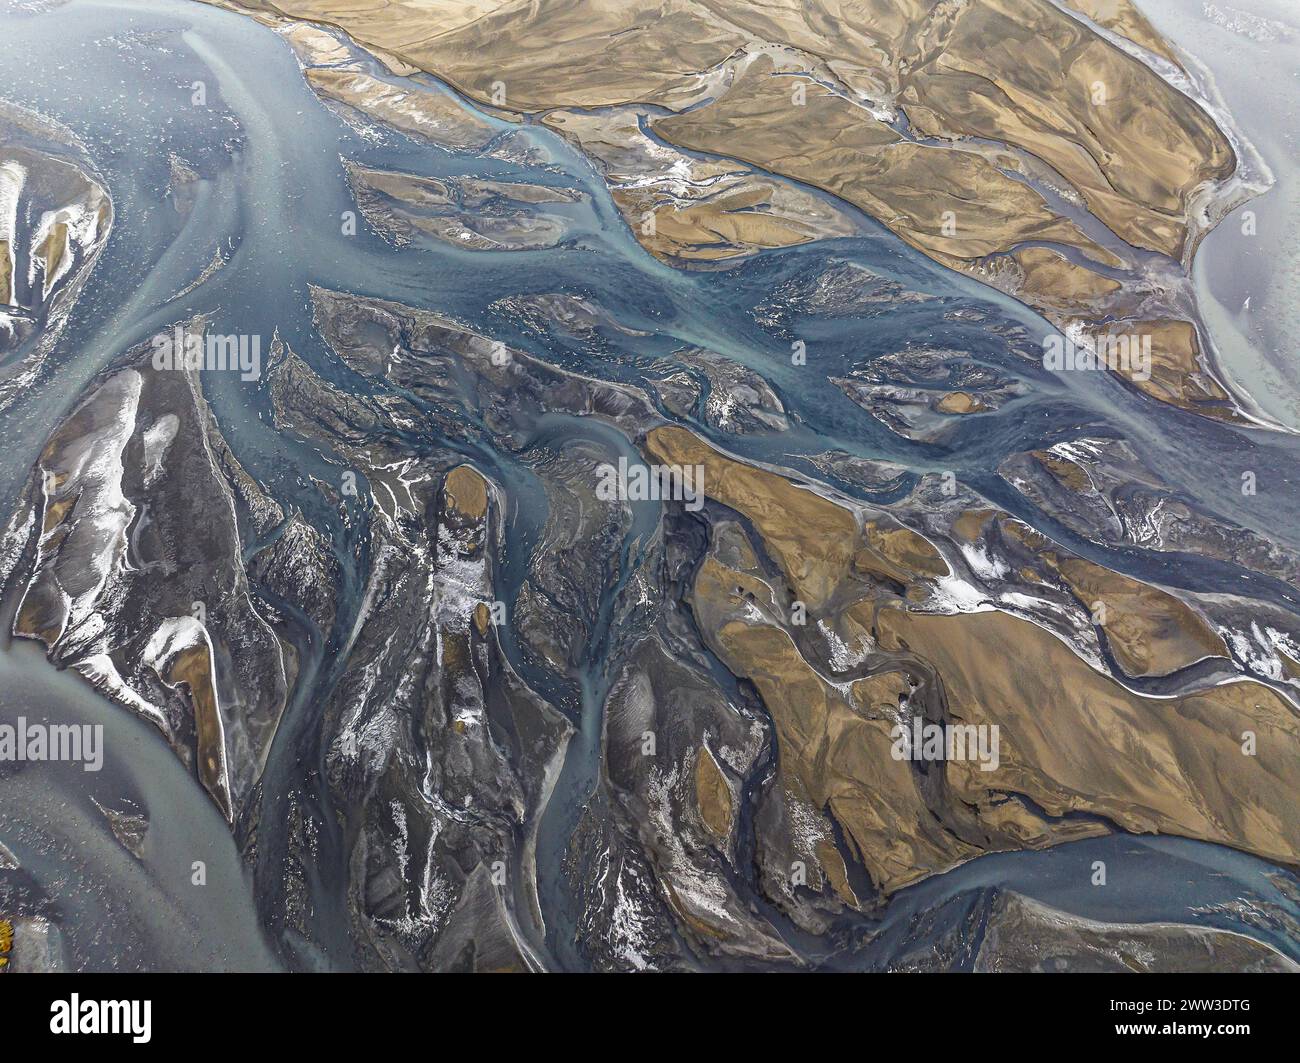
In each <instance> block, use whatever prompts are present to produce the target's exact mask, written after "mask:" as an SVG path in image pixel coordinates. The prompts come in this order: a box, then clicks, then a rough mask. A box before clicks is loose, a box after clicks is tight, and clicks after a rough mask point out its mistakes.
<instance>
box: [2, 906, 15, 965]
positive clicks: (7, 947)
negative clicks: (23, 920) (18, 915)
mask: <svg viewBox="0 0 1300 1063" xmlns="http://www.w3.org/2000/svg"><path fill="white" fill-rule="evenodd" d="M13 947H14V925H13V923H11V922H10V921H9V920H8V919H0V971H2V970H4V969H5V968H6V967H8V966H9V953H10V952H12V951H13Z"/></svg>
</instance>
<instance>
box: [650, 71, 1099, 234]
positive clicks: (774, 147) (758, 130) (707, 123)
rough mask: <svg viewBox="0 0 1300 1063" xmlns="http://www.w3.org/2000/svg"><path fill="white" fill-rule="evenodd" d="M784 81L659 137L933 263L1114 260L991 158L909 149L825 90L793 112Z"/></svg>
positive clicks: (739, 88) (746, 82)
mask: <svg viewBox="0 0 1300 1063" xmlns="http://www.w3.org/2000/svg"><path fill="white" fill-rule="evenodd" d="M774 73H775V67H774V64H773V63H772V61H771V60H770V59H767V58H764V59H762V60H760V61H758V62H756V63H754V64H753V65H752V66H750V67H749V69H748V70H747V71H746V72H745V74H744V75H743V76H742V77H741V78H738V79H737V81H736V83H735V84H734V85H733V86H732V87H731V88H730V89H729V91H728V92H727V93H726V94H725V95H724V96H723V97H722V98H721V99H720V100H718V101H716V102H714V103H711V104H709V105H708V106H705V107H702V108H700V109H698V110H695V111H690V112H688V113H686V114H681V115H674V116H671V117H668V118H663V119H660V120H658V121H657V122H655V124H654V129H655V132H657V133H659V134H660V135H661V136H662V137H664V139H665V140H668V141H669V142H670V143H672V144H675V145H678V146H680V147H683V148H687V149H694V150H708V151H711V152H721V153H723V154H726V155H729V156H732V157H734V158H738V159H743V160H744V161H745V162H748V163H753V164H755V165H757V166H761V167H763V168H764V169H769V170H773V171H776V172H777V173H781V174H784V175H786V176H788V177H793V178H795V179H796V180H799V181H805V182H808V183H810V184H815V185H818V186H820V187H822V188H825V189H826V190H827V191H830V192H834V193H835V194H836V195H839V196H842V197H843V198H844V199H846V200H848V201H849V202H850V203H853V204H854V205H855V206H857V207H860V208H862V209H863V210H865V211H866V212H867V213H868V214H871V215H872V216H873V217H876V218H879V219H880V220H881V221H882V222H884V224H886V225H888V226H889V227H890V228H891V229H893V230H894V232H896V233H897V234H898V235H899V236H900V237H902V238H903V239H904V240H906V241H907V242H908V243H910V244H911V245H912V246H913V247H916V248H919V249H920V250H922V251H925V252H927V253H930V254H933V255H946V256H949V257H950V258H952V259H960V260H969V259H977V258H980V257H982V256H984V255H990V254H993V253H995V252H998V251H1007V250H1010V249H1011V248H1012V247H1014V246H1015V245H1016V244H1019V243H1022V242H1025V241H1028V240H1052V241H1055V242H1059V243H1067V244H1073V245H1074V246H1077V247H1081V248H1087V249H1088V250H1089V251H1090V252H1093V253H1094V254H1095V256H1096V257H1097V258H1099V259H1102V258H1105V257H1106V252H1105V251H1103V250H1102V249H1101V248H1099V247H1097V246H1096V245H1095V244H1094V243H1093V242H1092V241H1091V240H1090V239H1088V237H1087V236H1085V235H1084V234H1083V232H1082V231H1081V230H1079V229H1078V228H1077V227H1076V226H1075V225H1074V224H1073V223H1072V222H1070V221H1068V220H1066V219H1064V218H1060V217H1058V216H1056V215H1054V214H1053V213H1052V212H1051V210H1049V209H1048V207H1047V205H1046V204H1045V203H1044V201H1043V199H1042V197H1041V196H1039V195H1038V194H1037V193H1036V192H1034V191H1033V190H1032V189H1031V188H1029V187H1028V186H1027V185H1026V184H1024V183H1023V182H1020V181H1016V180H1015V179H1013V178H1011V177H1009V176H1007V175H1006V174H1005V173H1003V172H1001V170H999V168H998V166H997V165H996V164H995V163H994V162H993V161H992V160H990V159H988V158H986V157H985V156H984V155H983V154H981V153H979V152H977V151H973V150H972V151H966V150H955V149H953V148H952V147H950V146H944V147H937V146H931V145H924V144H916V143H912V142H909V141H907V140H904V139H903V137H901V136H900V135H899V134H898V133H896V132H895V131H894V130H893V129H892V128H891V127H890V126H889V125H888V124H886V123H885V122H882V121H878V120H877V119H875V118H873V117H872V116H871V114H870V112H868V111H867V110H866V109H864V108H862V107H860V106H857V105H855V104H853V103H852V102H850V101H849V100H848V99H846V98H844V97H843V96H841V95H838V94H836V93H834V92H832V91H831V90H830V89H827V88H824V87H823V86H821V85H819V84H817V83H816V82H810V83H807V84H806V85H805V86H804V96H803V103H802V105H800V106H798V107H795V106H791V99H790V93H791V82H790V79H789V78H784V77H774V76H773V74H774ZM972 201H976V202H978V203H979V205H980V206H979V209H978V210H972V209H971V208H970V204H971V202H972ZM1094 249H1095V251H1094Z"/></svg>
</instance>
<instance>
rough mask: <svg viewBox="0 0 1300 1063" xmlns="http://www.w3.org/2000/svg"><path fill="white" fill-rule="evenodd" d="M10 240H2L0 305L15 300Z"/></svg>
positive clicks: (0, 251) (8, 303)
mask: <svg viewBox="0 0 1300 1063" xmlns="http://www.w3.org/2000/svg"><path fill="white" fill-rule="evenodd" d="M10 256H11V251H10V248H9V241H8V240H0V306H9V305H10V304H11V303H12V302H13V287H12V285H13V263H12V261H10Z"/></svg>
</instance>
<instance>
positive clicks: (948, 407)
mask: <svg viewBox="0 0 1300 1063" xmlns="http://www.w3.org/2000/svg"><path fill="white" fill-rule="evenodd" d="M934 408H935V409H936V410H938V411H939V412H940V413H946V414H949V415H951V416H955V417H962V416H965V415H966V414H968V413H981V412H983V411H984V410H987V409H988V407H987V406H986V405H984V400H983V399H981V398H980V397H979V396H978V395H972V394H971V393H970V392H969V391H950V392H948V393H947V394H946V395H943V396H942V397H940V399H939V401H938V402H936V403H935V404H934Z"/></svg>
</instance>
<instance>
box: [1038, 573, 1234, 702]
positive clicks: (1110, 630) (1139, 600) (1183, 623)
mask: <svg viewBox="0 0 1300 1063" xmlns="http://www.w3.org/2000/svg"><path fill="white" fill-rule="evenodd" d="M1047 560H1049V562H1055V564H1056V566H1057V568H1058V569H1059V571H1060V573H1061V576H1062V577H1063V578H1064V579H1065V581H1066V583H1067V584H1068V585H1069V587H1070V589H1071V590H1073V591H1074V593H1075V594H1076V595H1077V596H1078V597H1079V600H1080V601H1081V602H1082V603H1083V605H1084V606H1085V607H1086V608H1087V609H1089V610H1090V611H1091V612H1092V613H1093V614H1094V617H1095V618H1096V619H1097V621H1098V623H1099V624H1100V626H1101V628H1102V630H1103V631H1104V632H1105V634H1106V641H1107V642H1108V643H1109V645H1110V650H1111V653H1113V654H1114V655H1115V659H1116V660H1117V661H1118V662H1119V665H1120V667H1121V668H1123V669H1124V671H1125V672H1126V673H1127V674H1129V675H1132V676H1158V675H1168V674H1170V673H1171V672H1176V671H1178V670H1179V669H1180V668H1186V667H1187V666H1188V665H1189V664H1193V663H1195V662H1196V661H1199V660H1201V659H1202V658H1204V657H1227V656H1228V648H1227V646H1225V645H1224V643H1223V639H1222V638H1220V637H1219V636H1218V635H1217V634H1216V633H1215V632H1214V631H1213V630H1212V629H1211V628H1210V626H1209V625H1208V624H1207V623H1206V622H1205V621H1204V620H1203V619H1201V617H1200V616H1199V615H1198V614H1197V613H1196V612H1195V611H1194V610H1192V608H1191V607H1190V606H1188V605H1187V604H1186V603H1184V602H1181V601H1179V600H1178V599H1177V598H1175V597H1174V596H1173V595H1172V594H1167V593H1165V592H1164V591H1162V590H1160V589H1158V588H1156V587H1152V586H1150V585H1149V584H1146V583H1140V582H1138V581H1137V580H1135V579H1129V577H1127V576H1124V575H1121V574H1120V573H1118V572H1112V571H1111V570H1110V569H1108V568H1102V567H1101V566H1100V565H1095V564H1093V563H1092V562H1091V561H1085V560H1084V559H1082V558H1063V559H1057V558H1055V557H1054V556H1053V555H1050V554H1049V555H1047Z"/></svg>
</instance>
